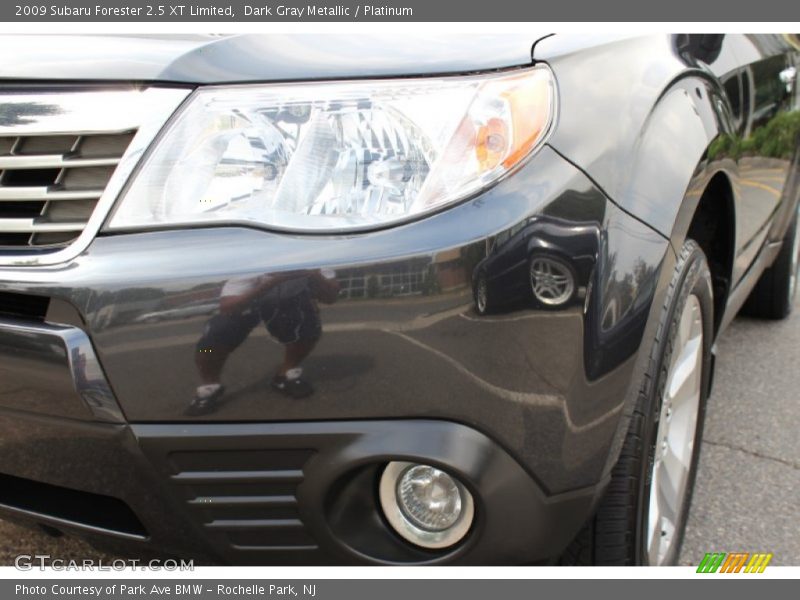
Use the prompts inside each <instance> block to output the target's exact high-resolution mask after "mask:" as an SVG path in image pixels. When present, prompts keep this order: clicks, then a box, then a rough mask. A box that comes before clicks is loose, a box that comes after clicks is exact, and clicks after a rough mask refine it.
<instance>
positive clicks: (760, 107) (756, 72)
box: [752, 56, 786, 126]
mask: <svg viewBox="0 0 800 600" xmlns="http://www.w3.org/2000/svg"><path fill="white" fill-rule="evenodd" d="M785 66H786V61H785V60H784V58H783V56H773V57H771V58H768V59H766V60H762V61H759V62H757V63H755V64H754V65H752V69H753V85H754V88H755V103H754V106H753V120H754V121H755V123H754V124H755V125H756V126H757V125H760V124H762V123H763V122H764V121H767V120H769V119H770V118H772V117H773V116H774V115H775V113H776V112H778V110H779V109H780V105H781V102H782V101H783V99H784V98H785V96H786V94H785V86H784V84H783V83H782V82H781V78H780V73H781V71H782V70H783V69H784V67H785Z"/></svg>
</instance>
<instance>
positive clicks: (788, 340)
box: [0, 307, 800, 565]
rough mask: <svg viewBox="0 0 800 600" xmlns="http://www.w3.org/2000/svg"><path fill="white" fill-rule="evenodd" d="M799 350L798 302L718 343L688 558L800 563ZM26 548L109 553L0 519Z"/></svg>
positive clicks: (19, 550) (75, 554) (8, 543)
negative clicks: (734, 555)
mask: <svg viewBox="0 0 800 600" xmlns="http://www.w3.org/2000/svg"><path fill="white" fill-rule="evenodd" d="M799 353H800V307H799V308H798V310H796V311H795V314H794V316H792V317H791V318H790V319H788V320H787V321H783V322H777V323H776V322H763V321H756V320H751V319H746V318H739V319H737V320H736V321H735V322H734V323H733V325H732V326H731V327H730V328H729V330H728V331H727V332H726V333H725V335H724V336H723V337H722V339H721V340H720V341H719V353H718V356H719V358H718V360H717V375H716V381H715V387H714V393H713V396H712V398H711V399H710V401H709V405H708V412H707V416H706V432H705V440H704V444H703V449H702V454H701V458H700V467H699V472H698V479H697V486H696V491H695V495H694V501H693V504H692V510H691V513H690V517H689V524H688V528H687V533H686V539H685V542H684V546H683V552H682V555H681V562H682V563H683V564H697V563H698V562H699V560H700V559H701V558H702V556H703V554H704V553H706V552H710V551H723V552H734V551H741V552H756V551H758V552H772V553H774V555H775V556H774V558H773V563H772V564H776V565H777V564H785V565H800V536H798V532H800V529H799V528H798V522H800V436H798V435H797V432H798V431H800V368H798V367H799V366H800V365H798V354H799ZM23 553H24V554H34V553H36V554H50V555H51V556H54V557H59V558H64V559H76V560H77V559H84V558H90V557H94V558H97V557H103V556H104V555H102V554H101V553H98V552H97V551H95V550H94V549H92V548H91V547H89V546H87V545H86V544H84V543H83V542H81V541H80V540H77V539H71V538H57V539H54V538H50V537H47V536H45V535H44V534H41V533H38V532H36V531H31V530H28V529H23V528H20V527H17V526H14V525H11V524H9V523H5V522H0V565H10V564H13V561H14V557H15V556H17V555H18V554H23ZM105 558H109V557H107V556H106V557H105Z"/></svg>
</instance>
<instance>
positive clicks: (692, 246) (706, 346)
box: [628, 240, 714, 564]
mask: <svg viewBox="0 0 800 600" xmlns="http://www.w3.org/2000/svg"><path fill="white" fill-rule="evenodd" d="M692 294H693V295H695V296H696V297H697V299H698V300H699V303H700V309H701V314H702V319H703V359H702V369H703V370H702V376H701V385H700V404H699V409H698V415H697V427H696V431H695V441H694V447H693V454H692V460H691V463H690V469H689V477H688V481H687V486H686V495H685V497H684V499H683V505H682V507H681V511H680V514H679V516H678V522H677V523H676V528H675V540H674V543H673V545H672V548H671V550H670V555H669V556H667V557H666V564H674V563H675V562H676V561H677V559H678V556H679V554H680V548H681V543H682V541H683V533H684V529H685V526H686V517H687V515H688V512H689V506H690V504H691V498H692V491H693V488H694V482H695V478H696V474H697V463H698V460H699V456H700V444H701V441H702V434H703V422H704V417H705V404H706V399H707V396H708V387H709V379H710V375H711V360H712V357H711V347H712V343H713V336H714V298H713V286H712V280H711V273H710V271H709V268H708V264H707V261H706V257H705V254H704V253H703V251H702V250H701V249H700V247H699V245H697V243H696V242H694V241H693V240H687V241H686V242H685V243H684V245H683V248H682V249H681V253H680V255H679V258H678V263H677V264H676V268H675V275H674V277H673V280H672V282H671V285H670V288H669V294H668V297H667V300H666V301H665V304H664V309H663V310H662V314H661V321H660V323H659V334H660V335H657V342H656V344H655V345H654V347H653V350H652V352H651V358H650V368H649V372H650V374H651V378H650V382H651V383H652V384H651V386H650V389H644V390H643V391H642V393H641V394H640V397H639V402H640V403H642V405H643V406H642V408H643V414H644V415H645V419H644V420H643V421H642V426H641V428H640V429H641V430H640V431H638V432H636V431H634V432H629V433H628V435H641V439H642V456H641V461H640V465H639V466H640V468H639V476H638V482H637V490H636V491H637V502H636V511H637V514H636V530H635V541H634V543H635V546H634V552H635V555H634V564H648V558H647V527H648V512H649V504H650V482H651V478H652V474H653V462H654V456H655V444H656V439H655V438H656V433H657V430H658V419H659V415H660V412H661V406H662V401H663V397H664V388H665V385H666V379H667V373H668V366H669V362H670V358H671V356H672V353H673V352H674V351H675V348H674V341H675V337H676V334H677V324H678V322H679V320H680V315H681V312H682V310H683V307H684V306H685V304H686V302H687V300H688V298H689V295H692Z"/></svg>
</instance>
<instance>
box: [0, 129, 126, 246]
mask: <svg viewBox="0 0 800 600" xmlns="http://www.w3.org/2000/svg"><path fill="white" fill-rule="evenodd" d="M134 133H135V132H134V131H133V130H131V131H124V132H119V133H101V134H76V135H69V134H67V135H65V134H59V135H46V134H36V135H2V136H0V248H4V247H5V248H20V247H60V246H65V245H67V244H69V243H70V242H72V241H73V240H74V239H75V238H77V237H78V236H79V235H80V234H81V232H82V231H83V229H84V227H86V223H87V222H88V220H89V218H90V217H91V215H92V213H93V212H94V210H95V207H96V205H97V201H98V200H99V199H100V197H101V196H102V195H103V191H104V190H105V188H106V186H107V184H108V181H109V179H110V178H111V176H112V174H113V173H114V170H115V168H116V166H117V164H118V163H119V161H120V158H121V157H122V155H123V154H124V153H125V150H126V149H127V148H128V146H129V145H130V142H131V140H132V139H133V135H134Z"/></svg>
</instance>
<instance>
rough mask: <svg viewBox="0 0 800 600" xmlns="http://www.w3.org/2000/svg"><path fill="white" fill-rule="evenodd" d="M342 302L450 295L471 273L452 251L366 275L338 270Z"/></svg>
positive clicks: (351, 270) (459, 254) (463, 283)
mask: <svg viewBox="0 0 800 600" xmlns="http://www.w3.org/2000/svg"><path fill="white" fill-rule="evenodd" d="M337 279H338V280H339V285H340V288H341V291H340V292H339V297H340V298H389V297H394V296H416V295H428V294H435V293H439V292H446V291H450V290H453V289H456V288H460V287H464V286H466V285H467V284H468V282H469V269H467V268H466V267H465V265H464V260H463V257H462V255H461V251H460V250H448V251H446V252H441V253H439V254H437V255H435V256H434V257H433V258H432V259H431V258H425V259H418V260H415V261H404V262H403V263H389V264H386V265H382V266H381V267H379V268H378V269H376V270H374V271H370V272H366V271H365V270H364V269H338V270H337Z"/></svg>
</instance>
